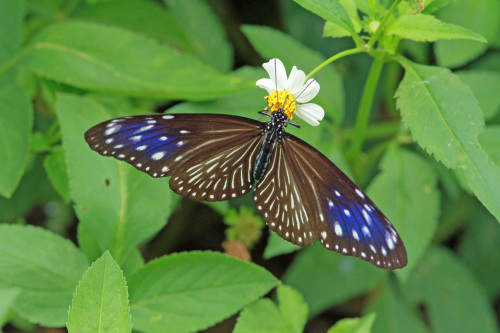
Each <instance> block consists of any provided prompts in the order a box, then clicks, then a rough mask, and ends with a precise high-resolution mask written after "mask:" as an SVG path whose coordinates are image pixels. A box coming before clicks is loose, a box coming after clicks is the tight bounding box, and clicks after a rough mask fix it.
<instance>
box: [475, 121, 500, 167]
mask: <svg viewBox="0 0 500 333" xmlns="http://www.w3.org/2000/svg"><path fill="white" fill-rule="evenodd" d="M498 138H500V125H490V126H486V128H485V131H484V132H483V133H481V134H479V136H478V139H479V142H480V143H481V147H483V148H484V150H486V152H487V153H488V156H489V157H490V158H491V160H492V161H493V162H494V163H495V164H496V165H497V166H498V167H500V145H499V144H498Z"/></svg>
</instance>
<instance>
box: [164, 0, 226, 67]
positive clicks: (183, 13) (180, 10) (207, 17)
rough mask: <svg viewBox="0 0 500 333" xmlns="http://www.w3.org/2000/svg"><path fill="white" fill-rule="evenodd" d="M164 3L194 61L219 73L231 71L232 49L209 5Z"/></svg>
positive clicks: (192, 0) (179, 0) (178, 0)
mask: <svg viewBox="0 0 500 333" xmlns="http://www.w3.org/2000/svg"><path fill="white" fill-rule="evenodd" d="M166 3H167V4H168V6H169V8H170V9H171V10H172V13H173V14H174V17H175V18H176V19H177V20H178V23H179V25H180V26H181V27H182V29H183V30H184V32H185V34H186V35H187V36H188V40H189V41H190V43H191V46H192V49H193V50H194V53H195V54H196V55H197V57H198V58H199V59H200V60H201V61H203V62H204V63H206V64H208V65H210V66H212V67H213V68H215V69H217V70H219V71H221V72H228V71H229V70H231V69H232V67H233V51H232V49H231V45H230V44H229V41H228V40H227V36H226V33H225V31H224V27H223V26H222V24H221V22H220V21H219V19H218V17H217V15H215V13H214V12H213V10H212V8H210V6H209V5H208V3H207V2H206V1H202V0H166Z"/></svg>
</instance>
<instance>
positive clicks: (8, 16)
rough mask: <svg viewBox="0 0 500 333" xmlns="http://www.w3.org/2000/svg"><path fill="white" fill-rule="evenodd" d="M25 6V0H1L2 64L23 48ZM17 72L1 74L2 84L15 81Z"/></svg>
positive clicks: (0, 61)
mask: <svg viewBox="0 0 500 333" xmlns="http://www.w3.org/2000/svg"><path fill="white" fill-rule="evenodd" d="M25 7H26V4H25V1H24V0H18V1H8V0H3V1H0V64H2V65H3V64H5V63H6V62H7V61H8V60H10V58H12V57H13V56H14V55H15V54H16V53H18V52H19V49H20V48H21V45H22V42H23V34H24V31H23V30H24V28H23V21H24V16H25ZM15 74H16V73H15V72H14V71H11V72H10V73H8V74H7V75H3V76H0V85H3V84H10V83H12V82H14V79H15ZM2 103H3V101H2ZM0 121H1V120H0ZM1 122H3V121H1Z"/></svg>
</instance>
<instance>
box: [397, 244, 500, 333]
mask: <svg viewBox="0 0 500 333" xmlns="http://www.w3.org/2000/svg"><path fill="white" fill-rule="evenodd" d="M405 289H406V291H407V293H408V294H409V296H410V297H411V299H412V300H413V302H414V303H416V304H423V307H424V309H425V312H426V313H427V318H428V320H429V323H430V326H431V328H432V331H433V332H436V333H441V332H482V333H489V332H491V333H493V332H497V329H496V324H495V314H494V313H493V311H492V309H491V305H490V301H489V300H488V297H487V296H486V294H485V292H484V290H483V289H482V288H481V286H480V285H479V284H478V282H477V281H476V280H475V279H474V278H473V276H472V275H471V274H470V272H469V270H468V269H467V267H466V266H465V265H464V264H463V263H462V262H461V261H460V260H459V259H458V258H456V257H455V256H453V255H452V254H451V253H450V252H449V251H448V250H445V249H444V248H440V247H434V248H431V250H429V252H428V253H427V254H426V256H425V257H424V259H423V260H422V261H421V262H420V264H419V265H418V266H417V267H416V269H415V270H414V274H413V275H412V277H411V279H410V281H409V283H408V286H407V287H406V288H405Z"/></svg>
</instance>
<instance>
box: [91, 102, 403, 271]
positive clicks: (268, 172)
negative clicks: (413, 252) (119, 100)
mask: <svg viewBox="0 0 500 333" xmlns="http://www.w3.org/2000/svg"><path fill="white" fill-rule="evenodd" d="M260 113H262V114H263V115H265V116H267V117H269V118H268V119H266V120H268V121H259V120H254V119H249V118H243V117H239V116H232V115H220V114H168V113H167V114H153V115H140V116H128V117H121V118H116V119H112V120H108V121H105V122H103V123H100V124H98V125H96V126H94V127H92V128H91V129H89V130H88V131H87V132H86V133H85V140H86V141H87V143H88V144H89V146H90V148H91V149H92V150H95V151H96V152H98V153H99V154H101V155H104V156H112V157H114V158H116V159H118V160H122V161H124V162H127V163H129V164H131V165H132V166H134V167H135V168H136V169H138V170H140V171H142V172H145V173H147V174H148V175H150V176H151V177H155V178H158V177H171V178H170V181H169V185H170V188H171V189H172V190H173V191H174V192H175V193H177V194H179V195H182V196H184V197H188V198H191V199H195V200H202V201H221V200H228V199H232V198H237V197H240V196H242V195H245V194H246V193H247V192H251V191H252V188H253V187H254V185H255V182H257V184H256V186H255V189H254V191H253V201H254V204H255V207H256V208H257V210H258V211H259V212H260V214H262V216H263V218H264V220H265V222H266V224H267V225H268V226H269V228H271V229H272V230H274V231H275V232H276V233H277V234H278V235H279V236H281V237H282V238H284V239H285V240H287V241H289V242H292V243H294V244H297V245H299V246H308V245H311V244H312V243H313V242H314V241H315V239H318V240H319V241H320V243H321V244H322V245H323V247H325V248H326V249H329V250H333V251H337V252H339V253H341V254H343V255H349V256H355V257H358V258H360V259H362V260H365V261H369V262H371V263H372V264H373V265H375V266H377V267H380V268H385V269H388V270H393V269H398V268H402V267H404V266H406V264H407V254H406V250H405V247H404V244H403V242H402V240H401V238H400V236H399V235H398V233H397V231H396V230H395V228H394V227H393V225H392V224H391V222H389V220H388V219H387V218H386V217H385V216H384V214H383V213H382V212H381V211H380V209H378V208H377V206H376V205H375V204H374V203H373V201H371V200H370V198H368V196H367V195H366V194H365V193H364V192H363V191H362V190H361V189H360V188H359V187H358V186H357V185H356V184H355V183H354V182H353V181H351V180H350V179H349V177H347V176H346V175H345V174H344V173H343V172H342V171H341V170H340V169H339V168H338V167H337V166H336V165H335V164H334V163H332V162H331V161H330V160H329V159H328V158H327V157H325V156H324V155H323V154H322V153H320V152H319V151H318V150H316V149H315V148H314V147H312V146H311V145H309V144H308V143H306V142H304V141H303V140H301V139H299V138H297V137H295V136H293V135H291V134H289V133H286V132H285V128H286V126H287V125H295V124H294V123H291V122H290V121H288V120H287V115H286V114H285V113H284V112H283V110H282V109H279V110H276V111H273V112H272V113H271V114H269V113H267V112H265V111H260Z"/></svg>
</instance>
